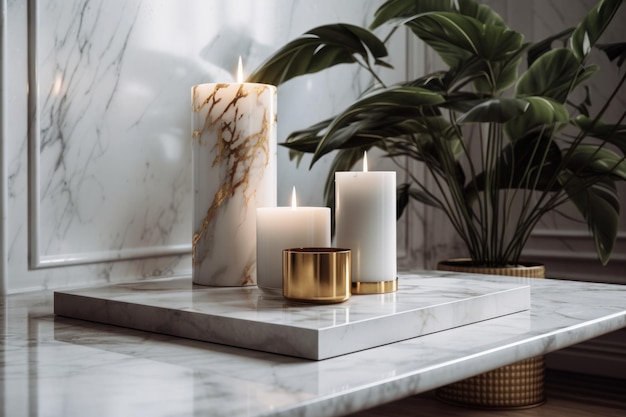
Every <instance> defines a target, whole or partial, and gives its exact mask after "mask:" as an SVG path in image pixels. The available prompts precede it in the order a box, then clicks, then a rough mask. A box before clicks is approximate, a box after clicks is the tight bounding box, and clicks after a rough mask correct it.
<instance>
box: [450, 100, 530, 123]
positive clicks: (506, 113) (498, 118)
mask: <svg viewBox="0 0 626 417" xmlns="http://www.w3.org/2000/svg"><path fill="white" fill-rule="evenodd" d="M528 106H529V104H528V101H526V100H520V99H516V98H492V99H487V100H485V101H483V102H481V103H480V104H478V105H476V106H474V107H473V108H472V109H470V110H469V111H468V112H466V113H464V114H462V115H461V116H460V117H459V118H458V119H457V123H485V122H487V123H489V122H494V123H504V122H507V121H509V120H511V119H512V118H514V117H517V116H519V115H521V114H522V113H524V112H525V111H526V110H527V109H528Z"/></svg>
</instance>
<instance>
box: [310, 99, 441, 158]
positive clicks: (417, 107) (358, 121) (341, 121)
mask: <svg viewBox="0 0 626 417" xmlns="http://www.w3.org/2000/svg"><path fill="white" fill-rule="evenodd" d="M444 101H445V100H444V98H443V97H442V96H441V95H440V94H437V93H434V92H432V91H429V90H426V89H423V88H419V87H395V88H391V89H387V90H382V91H380V92H377V93H375V94H372V95H369V96H366V97H364V98H362V99H360V100H359V101H357V102H356V103H354V104H353V105H351V106H350V107H348V108H347V109H346V110H344V111H343V112H342V113H341V114H339V115H338V116H337V117H336V118H335V120H333V122H332V123H331V124H330V126H329V127H328V129H327V131H326V133H325V134H324V137H323V138H322V140H321V141H320V143H319V145H318V148H317V150H316V152H315V154H314V156H313V160H312V162H311V164H314V163H315V162H316V161H317V160H318V159H319V158H321V157H322V156H324V155H325V154H327V153H328V152H331V151H333V150H335V149H339V148H341V147H342V146H343V145H344V144H345V143H346V141H348V140H349V139H350V138H351V137H352V136H354V135H356V134H359V132H363V131H370V130H375V129H376V128H377V127H379V126H382V127H383V128H386V127H389V126H395V125H398V124H400V123H401V122H402V121H403V120H405V119H410V118H419V117H424V116H425V115H433V114H435V113H434V112H433V109H432V107H433V106H436V105H438V104H441V103H443V102H444Z"/></svg>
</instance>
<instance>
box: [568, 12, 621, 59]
mask: <svg viewBox="0 0 626 417" xmlns="http://www.w3.org/2000/svg"><path fill="white" fill-rule="evenodd" d="M621 5H622V0H601V1H599V2H598V4H596V6H595V7H594V8H593V9H592V10H591V11H590V12H589V13H588V14H587V16H586V17H585V18H584V19H583V20H582V21H581V22H580V23H579V24H578V26H577V27H576V29H575V30H574V33H572V38H571V48H572V51H573V52H574V55H575V56H576V58H577V59H578V61H580V62H582V61H583V60H584V58H585V57H586V56H587V55H588V54H589V52H590V51H591V48H592V47H593V46H594V45H595V44H596V42H597V41H598V39H599V38H600V36H601V35H602V33H603V32H604V30H605V29H606V28H607V26H608V25H609V23H611V20H613V17H614V16H615V14H616V13H617V10H618V9H619V8H620V6H621Z"/></svg>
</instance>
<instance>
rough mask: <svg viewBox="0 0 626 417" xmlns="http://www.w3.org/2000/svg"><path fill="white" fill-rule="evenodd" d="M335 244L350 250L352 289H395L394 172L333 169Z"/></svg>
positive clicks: (365, 159)
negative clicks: (339, 170)
mask: <svg viewBox="0 0 626 417" xmlns="http://www.w3.org/2000/svg"><path fill="white" fill-rule="evenodd" d="M335 227H336V229H335V230H336V232H335V233H336V243H337V247H340V248H348V249H351V250H352V292H353V294H356V293H382V292H392V291H395V290H396V289H397V277H396V274H397V260H396V173H395V172H385V171H375V172H368V169H367V155H365V157H364V159H363V172H337V173H335Z"/></svg>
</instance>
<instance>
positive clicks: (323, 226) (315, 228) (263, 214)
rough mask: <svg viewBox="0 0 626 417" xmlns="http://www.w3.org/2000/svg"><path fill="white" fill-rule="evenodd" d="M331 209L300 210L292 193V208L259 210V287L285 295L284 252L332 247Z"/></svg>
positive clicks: (265, 208)
mask: <svg viewBox="0 0 626 417" xmlns="http://www.w3.org/2000/svg"><path fill="white" fill-rule="evenodd" d="M329 246H330V208H328V207H298V206H297V204H296V190H295V188H294V189H293V193H292V197H291V207H263V208H258V209H257V285H258V286H259V288H260V289H262V290H263V291H265V292H268V293H273V294H279V295H282V293H283V269H282V266H283V250H284V249H289V248H306V247H329Z"/></svg>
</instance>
